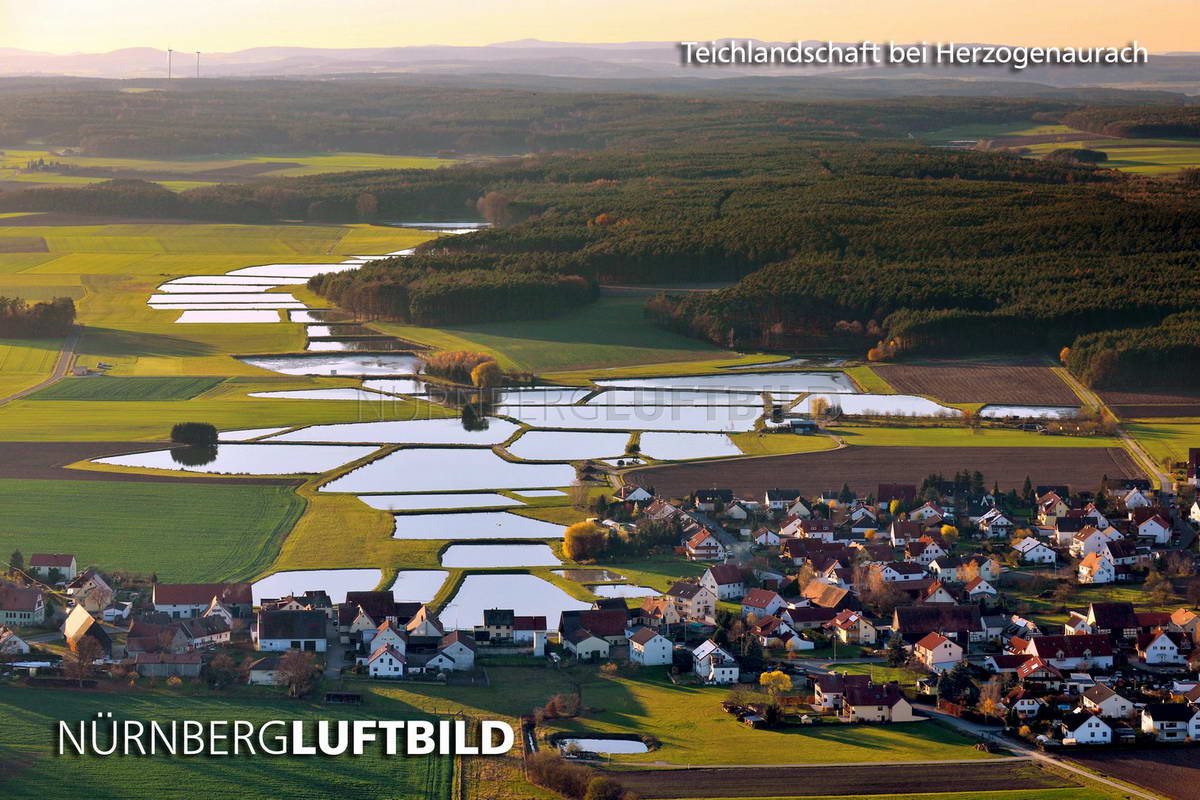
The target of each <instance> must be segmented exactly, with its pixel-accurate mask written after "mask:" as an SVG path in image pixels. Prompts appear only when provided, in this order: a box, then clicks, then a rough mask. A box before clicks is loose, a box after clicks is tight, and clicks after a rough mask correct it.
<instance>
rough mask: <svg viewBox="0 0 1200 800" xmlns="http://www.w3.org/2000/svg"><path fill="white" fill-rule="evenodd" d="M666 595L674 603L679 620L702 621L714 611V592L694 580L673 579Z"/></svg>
mask: <svg viewBox="0 0 1200 800" xmlns="http://www.w3.org/2000/svg"><path fill="white" fill-rule="evenodd" d="M666 596H667V597H669V598H670V599H671V602H672V603H674V605H675V613H676V615H677V616H678V618H679V621H684V620H695V621H700V622H703V621H704V620H706V619H709V618H711V617H712V616H713V614H715V613H716V608H717V596H716V594H715V593H713V592H711V591H709V590H708V589H707V588H706V587H704V586H703V585H701V584H699V583H696V582H695V581H675V583H673V584H671V588H670V589H667V595H666Z"/></svg>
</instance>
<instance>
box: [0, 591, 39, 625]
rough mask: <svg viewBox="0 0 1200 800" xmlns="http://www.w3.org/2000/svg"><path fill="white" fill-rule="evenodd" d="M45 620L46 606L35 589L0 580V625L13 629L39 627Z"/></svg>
mask: <svg viewBox="0 0 1200 800" xmlns="http://www.w3.org/2000/svg"><path fill="white" fill-rule="evenodd" d="M45 620H46V604H45V602H44V601H43V600H42V593H41V592H39V591H38V590H37V589H33V588H31V587H26V586H18V585H17V584H15V583H9V582H8V581H3V580H0V625H11V626H13V627H14V628H19V627H27V626H30V625H40V624H41V623H42V622H44V621H45Z"/></svg>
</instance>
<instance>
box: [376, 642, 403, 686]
mask: <svg viewBox="0 0 1200 800" xmlns="http://www.w3.org/2000/svg"><path fill="white" fill-rule="evenodd" d="M404 663H405V657H404V653H401V652H400V651H399V650H397V649H396V648H395V647H392V646H391V645H382V646H380V647H377V648H375V651H374V652H373V653H371V655H370V656H368V657H367V674H368V675H370V676H371V677H372V678H403V677H404Z"/></svg>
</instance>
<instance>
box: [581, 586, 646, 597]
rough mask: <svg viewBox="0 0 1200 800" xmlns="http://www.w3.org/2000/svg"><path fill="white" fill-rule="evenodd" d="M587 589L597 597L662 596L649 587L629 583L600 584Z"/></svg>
mask: <svg viewBox="0 0 1200 800" xmlns="http://www.w3.org/2000/svg"><path fill="white" fill-rule="evenodd" d="M587 588H588V591H590V592H591V593H592V594H594V595H596V596H597V597H657V596H658V595H660V594H662V592H660V591H658V590H657V589H651V588H650V587H649V586H634V585H633V584H631V583H602V584H599V585H596V586H589V587H587Z"/></svg>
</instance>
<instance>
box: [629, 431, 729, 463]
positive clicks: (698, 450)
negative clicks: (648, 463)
mask: <svg viewBox="0 0 1200 800" xmlns="http://www.w3.org/2000/svg"><path fill="white" fill-rule="evenodd" d="M639 447H640V452H641V454H642V455H644V456H649V457H650V458H657V459H661V460H664V461H680V460H684V459H688V458H718V457H723V456H740V455H742V451H741V450H740V449H739V448H738V446H737V445H736V444H734V443H733V440H731V439H730V438H729V437H728V436H726V435H725V434H723V433H674V432H670V433H666V432H661V431H647V432H646V433H643V434H642V435H641V438H640V440H639Z"/></svg>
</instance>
